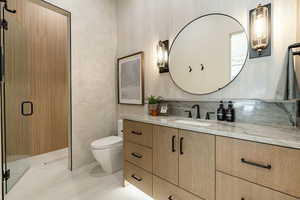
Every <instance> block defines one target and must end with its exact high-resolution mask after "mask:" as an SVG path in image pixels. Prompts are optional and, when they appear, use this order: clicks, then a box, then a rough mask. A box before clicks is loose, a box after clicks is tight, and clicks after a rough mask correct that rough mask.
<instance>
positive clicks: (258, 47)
mask: <svg viewBox="0 0 300 200" xmlns="http://www.w3.org/2000/svg"><path fill="white" fill-rule="evenodd" d="M271 14H272V13H271V4H267V5H261V4H259V5H258V6H257V7H256V8H255V9H253V10H250V12H249V17H250V22H249V25H250V27H249V30H250V34H249V35H250V50H249V52H250V59H252V58H259V57H265V56H271V49H272V48H271V47H272V44H271V42H272V35H271V32H272V26H271V23H272V15H271Z"/></svg>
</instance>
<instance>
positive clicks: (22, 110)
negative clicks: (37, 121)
mask: <svg viewBox="0 0 300 200" xmlns="http://www.w3.org/2000/svg"><path fill="white" fill-rule="evenodd" d="M26 104H29V105H30V112H29V113H25V111H24V106H25V105H26ZM21 114H22V115H23V116H31V115H33V103H32V102H31V101H23V102H22V103H21Z"/></svg>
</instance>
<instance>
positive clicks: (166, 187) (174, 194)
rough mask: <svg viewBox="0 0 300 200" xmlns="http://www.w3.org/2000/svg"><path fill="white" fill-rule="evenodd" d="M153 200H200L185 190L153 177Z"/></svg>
mask: <svg viewBox="0 0 300 200" xmlns="http://www.w3.org/2000/svg"><path fill="white" fill-rule="evenodd" d="M153 198H154V199H155V200H201V199H200V198H199V197H197V196H195V195H193V194H191V193H189V192H186V191H185V190H183V189H181V188H179V187H177V186H175V185H173V184H171V183H169V182H167V181H165V180H162V179H161V178H158V177H156V176H153Z"/></svg>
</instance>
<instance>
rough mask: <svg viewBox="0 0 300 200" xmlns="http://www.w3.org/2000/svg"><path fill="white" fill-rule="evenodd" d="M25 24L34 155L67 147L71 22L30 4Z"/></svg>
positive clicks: (50, 11) (64, 17)
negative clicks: (32, 106) (69, 34)
mask: <svg viewBox="0 0 300 200" xmlns="http://www.w3.org/2000/svg"><path fill="white" fill-rule="evenodd" d="M27 9H28V12H27V15H26V19H25V23H26V24H28V25H27V26H26V28H27V32H28V33H30V34H28V38H27V40H28V46H30V47H31V48H30V59H29V65H30V67H31V72H32V73H31V76H32V78H31V79H30V85H31V89H32V90H31V95H32V101H33V103H34V115H33V116H32V120H31V125H30V128H31V134H32V146H31V148H32V149H31V152H32V154H33V155H35V154H41V153H47V152H50V151H54V150H57V149H62V148H66V147H67V146H68V112H69V111H68V106H69V96H68V94H69V87H68V85H69V66H68V47H69V46H68V18H67V17H66V16H64V15H62V14H59V13H57V12H55V11H52V10H50V9H48V8H44V7H41V6H40V5H38V4H36V3H32V2H28V7H27Z"/></svg>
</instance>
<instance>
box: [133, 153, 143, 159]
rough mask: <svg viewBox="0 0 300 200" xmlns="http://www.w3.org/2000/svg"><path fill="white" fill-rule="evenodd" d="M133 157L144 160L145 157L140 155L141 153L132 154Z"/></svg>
mask: <svg viewBox="0 0 300 200" xmlns="http://www.w3.org/2000/svg"><path fill="white" fill-rule="evenodd" d="M131 155H132V156H133V157H136V158H139V159H140V158H143V155H141V154H139V153H132V154H131Z"/></svg>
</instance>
